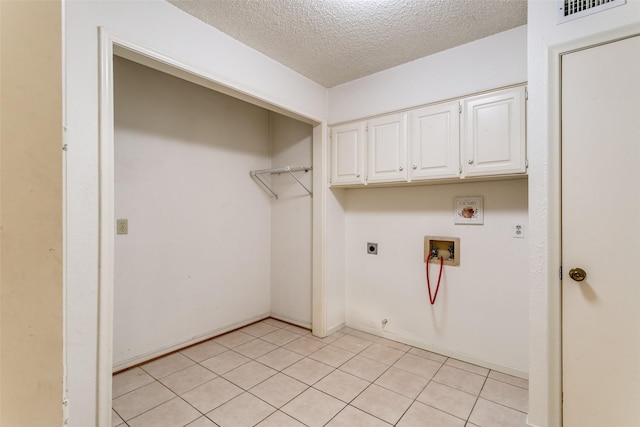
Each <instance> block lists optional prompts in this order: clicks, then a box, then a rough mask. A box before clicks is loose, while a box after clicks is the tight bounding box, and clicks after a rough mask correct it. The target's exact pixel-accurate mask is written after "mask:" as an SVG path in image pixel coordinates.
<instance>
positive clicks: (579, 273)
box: [569, 267, 587, 282]
mask: <svg viewBox="0 0 640 427" xmlns="http://www.w3.org/2000/svg"><path fill="white" fill-rule="evenodd" d="M569 277H571V278H572V279H573V280H575V281H576V282H582V281H583V280H584V279H586V278H587V272H586V271H584V270H583V269H581V268H579V267H578V268H572V269H571V270H569Z"/></svg>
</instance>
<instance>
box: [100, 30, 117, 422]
mask: <svg viewBox="0 0 640 427" xmlns="http://www.w3.org/2000/svg"><path fill="white" fill-rule="evenodd" d="M99 78H100V94H99V102H100V123H99V129H100V130H99V132H100V136H99V138H100V139H99V156H100V159H99V184H98V186H99V199H98V200H99V212H100V219H99V229H100V232H99V239H98V240H99V250H98V257H99V260H98V263H99V269H98V271H99V273H98V274H99V277H98V378H97V381H98V395H97V402H96V404H97V425H98V426H99V427H108V426H110V425H111V394H112V393H111V373H112V364H113V276H114V248H115V242H114V232H113V227H114V224H115V213H114V187H115V185H114V164H113V162H114V154H113V153H114V143H113V39H112V38H111V35H110V34H109V33H108V32H107V31H106V30H105V29H104V28H102V27H101V28H100V77H99Z"/></svg>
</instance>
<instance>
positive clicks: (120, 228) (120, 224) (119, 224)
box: [116, 219, 129, 234]
mask: <svg viewBox="0 0 640 427" xmlns="http://www.w3.org/2000/svg"><path fill="white" fill-rule="evenodd" d="M116 230H117V231H116V233H117V234H129V220H128V219H118V220H116Z"/></svg>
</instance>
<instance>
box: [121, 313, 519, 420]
mask: <svg viewBox="0 0 640 427" xmlns="http://www.w3.org/2000/svg"><path fill="white" fill-rule="evenodd" d="M527 397H528V383H527V381H526V380H522V379H520V378H516V377H512V376H509V375H506V374H503V373H500V372H497V371H492V370H489V369H486V368H483V367H480V366H476V365H471V364H469V363H465V362H462V361H459V360H455V359H451V358H447V357H445V356H441V355H439V354H435V353H431V352H428V351H425V350H421V349H418V348H414V347H411V346H408V345H404V344H401V343H398V342H395V341H390V340H387V339H384V338H380V337H376V336H373V335H370V334H366V333H363V332H359V331H356V330H353V329H349V328H343V329H342V330H341V331H340V332H336V333H334V334H332V335H331V336H329V337H327V338H324V339H319V338H315V337H313V336H312V335H311V334H310V332H309V331H308V330H306V329H302V328H299V327H297V326H292V325H289V324H287V323H283V322H280V321H278V320H275V319H266V320H264V321H262V322H258V323H254V324H253V325H250V326H247V327H245V328H242V329H239V330H237V331H234V332H231V333H228V334H225V335H222V336H220V337H217V338H214V339H212V340H209V341H206V342H204V343H201V344H198V345H196V346H193V347H189V348H187V349H184V350H182V351H180V352H177V353H173V354H171V355H168V356H166V357H163V358H161V359H157V360H155V361H153V362H150V363H147V364H144V365H142V366H140V367H137V368H133V369H130V370H128V371H125V372H122V373H120V374H118V375H115V376H114V377H113V414H112V415H113V426H121V427H125V426H130V427H145V426H149V427H151V426H152V427H183V426H189V427H214V426H220V427H245V426H246V427H250V426H259V427H301V426H302V427H303V426H309V427H316V426H330V427H358V426H367V427H369V426H370V427H378V426H380V427H383V426H392V425H394V426H399V427H413V426H421V427H422V426H424V427H465V426H468V427H474V426H477V427H522V426H524V425H525V419H526V413H527V410H528V408H527Z"/></svg>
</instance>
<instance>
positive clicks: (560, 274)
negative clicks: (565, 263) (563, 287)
mask: <svg viewBox="0 0 640 427" xmlns="http://www.w3.org/2000/svg"><path fill="white" fill-rule="evenodd" d="M560 280H562V266H560Z"/></svg>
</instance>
